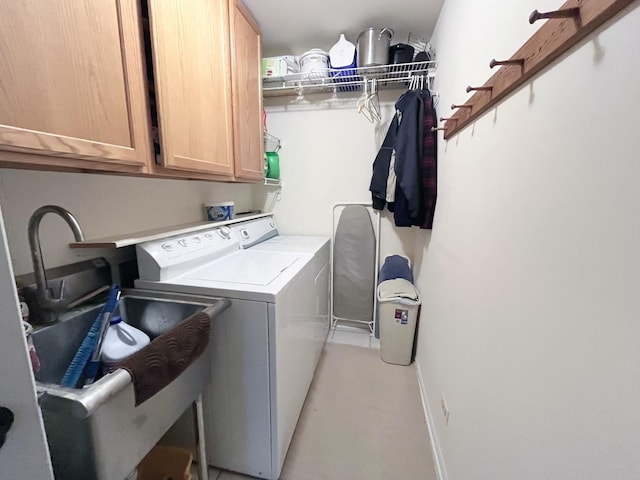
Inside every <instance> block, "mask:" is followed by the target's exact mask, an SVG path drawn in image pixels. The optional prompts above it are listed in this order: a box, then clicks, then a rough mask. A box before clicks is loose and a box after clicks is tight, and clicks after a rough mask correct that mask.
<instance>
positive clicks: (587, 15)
mask: <svg viewBox="0 0 640 480" xmlns="http://www.w3.org/2000/svg"><path fill="white" fill-rule="evenodd" d="M633 2H634V0H569V1H567V2H566V3H565V4H564V5H562V7H560V9H558V10H556V11H554V12H546V13H540V12H538V11H537V10H536V11H534V12H532V14H531V16H530V17H529V22H530V23H534V22H535V21H537V20H541V19H548V20H547V21H546V22H545V24H544V25H542V26H541V27H540V28H539V29H538V30H537V31H536V32H535V33H534V34H533V35H532V36H531V37H530V38H529V40H527V41H526V42H525V43H524V45H522V47H520V49H519V50H518V51H517V52H515V53H514V54H513V55H512V56H511V58H509V59H507V60H495V59H494V60H491V62H490V66H491V68H493V67H494V66H500V69H499V70H498V71H497V72H496V73H495V74H494V75H493V76H492V77H491V78H490V79H489V80H488V81H487V82H485V84H484V85H482V86H481V87H467V92H472V91H473V92H475V93H474V94H473V96H472V97H471V98H470V99H469V100H467V101H466V102H465V103H464V104H462V105H452V108H454V107H455V109H456V112H455V114H453V115H452V116H451V117H450V118H449V119H447V121H446V123H445V124H444V138H445V140H448V139H450V138H451V137H453V136H454V135H456V134H457V133H459V132H460V131H461V130H463V129H464V128H465V127H467V126H468V125H469V124H471V123H472V122H473V121H474V120H476V119H477V118H478V117H480V116H481V115H483V114H484V113H486V112H487V111H488V110H490V109H491V108H492V107H494V106H495V105H497V104H498V103H499V102H501V101H502V100H504V99H505V98H506V97H507V96H508V95H509V94H511V93H512V92H514V91H515V90H516V89H518V88H519V87H521V86H522V85H524V84H525V83H526V82H528V81H529V80H531V79H532V78H533V77H534V76H535V75H536V74H538V73H539V72H540V71H542V69H544V68H545V67H547V66H548V65H550V64H551V63H552V62H554V61H555V60H556V59H557V58H558V57H560V56H561V55H562V54H563V53H565V52H566V51H568V50H569V49H570V48H571V47H573V46H574V45H576V44H577V43H578V42H580V41H581V40H582V39H584V38H585V37H586V36H587V35H589V34H590V33H591V32H593V31H594V30H596V29H597V28H598V27H600V26H601V25H602V24H604V23H605V22H606V21H607V20H610V19H611V18H613V17H614V16H615V15H617V14H618V13H620V12H621V11H622V10H623V9H624V8H625V7H627V6H629V5H630V4H632V3H633ZM523 21H525V19H523Z"/></svg>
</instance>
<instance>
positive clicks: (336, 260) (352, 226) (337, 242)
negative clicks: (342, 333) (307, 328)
mask: <svg viewBox="0 0 640 480" xmlns="http://www.w3.org/2000/svg"><path fill="white" fill-rule="evenodd" d="M376 254H377V249H376V234H375V232H374V229H373V225H372V224H371V217H370V215H369V210H368V209H367V208H366V207H365V206H364V205H347V206H346V207H344V209H343V210H342V213H341V215H340V219H339V221H338V226H337V228H336V231H335V237H334V247H333V288H332V290H333V313H332V319H331V321H332V324H333V325H332V326H335V323H336V321H338V320H347V321H352V322H359V323H366V324H368V325H369V328H372V325H373V319H374V288H375V281H376Z"/></svg>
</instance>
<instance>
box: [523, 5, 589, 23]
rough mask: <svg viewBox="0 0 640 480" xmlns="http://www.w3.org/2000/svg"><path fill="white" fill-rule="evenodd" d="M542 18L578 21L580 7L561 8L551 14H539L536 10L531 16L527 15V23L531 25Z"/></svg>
mask: <svg viewBox="0 0 640 480" xmlns="http://www.w3.org/2000/svg"><path fill="white" fill-rule="evenodd" d="M543 18H575V19H576V20H580V7H573V8H562V9H560V10H554V11H552V12H539V11H538V10H534V11H533V12H531V15H529V23H530V24H532V25H533V24H534V23H535V22H537V21H538V20H542V19H543Z"/></svg>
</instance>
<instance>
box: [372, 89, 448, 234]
mask: <svg viewBox="0 0 640 480" xmlns="http://www.w3.org/2000/svg"><path fill="white" fill-rule="evenodd" d="M395 107H396V114H395V116H394V118H393V120H392V122H391V125H390V127H389V130H388V131H387V135H386V136H385V139H384V142H383V143H382V147H381V148H380V150H379V151H378V154H377V156H376V159H375V161H374V163H373V176H372V178H371V184H370V186H369V190H370V191H371V193H372V202H373V208H375V209H377V210H382V209H383V208H384V206H385V203H386V198H387V188H388V186H387V185H388V184H387V179H388V178H389V168H390V162H391V156H392V153H393V151H394V150H395V168H394V170H395V173H396V176H397V180H396V186H395V199H394V200H395V202H394V203H393V204H391V203H390V204H388V209H389V211H391V212H393V218H394V222H395V224H396V226H398V227H411V226H413V225H416V226H419V227H420V228H431V227H432V225H433V215H434V212H435V202H436V196H437V164H436V153H437V148H436V138H437V137H436V133H435V132H432V131H431V128H432V127H434V126H436V112H435V108H434V107H433V101H432V98H431V94H430V92H429V91H428V90H409V91H407V92H405V93H404V94H403V95H402V96H401V97H400V98H399V99H398V101H397V102H396V105H395Z"/></svg>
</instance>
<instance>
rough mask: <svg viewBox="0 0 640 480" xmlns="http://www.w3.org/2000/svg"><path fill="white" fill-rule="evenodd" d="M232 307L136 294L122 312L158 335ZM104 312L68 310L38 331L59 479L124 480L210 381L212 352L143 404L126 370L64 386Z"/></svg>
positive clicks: (41, 387) (126, 295)
mask: <svg viewBox="0 0 640 480" xmlns="http://www.w3.org/2000/svg"><path fill="white" fill-rule="evenodd" d="M229 304H230V303H229V300H226V299H213V298H209V297H201V296H192V295H181V294H165V293H160V292H146V291H140V290H130V291H124V292H123V296H122V298H121V299H120V305H119V308H120V314H121V315H122V317H123V319H124V320H125V321H126V322H127V323H129V324H131V325H133V326H135V327H137V328H140V329H141V330H143V331H145V332H146V333H147V334H148V335H149V336H150V337H151V338H155V337H157V336H158V335H161V334H162V333H164V332H165V331H167V330H169V329H171V328H172V327H173V326H174V325H176V324H178V323H179V322H180V321H182V320H184V319H186V318H187V317H189V316H191V315H192V314H194V313H196V312H198V311H203V310H204V311H205V312H206V313H207V314H209V315H210V316H211V317H213V316H216V315H218V314H219V313H221V312H222V311H224V310H225V309H226V308H227V307H228V306H229ZM100 308H101V306H100V305H97V306H93V307H89V308H83V309H80V310H77V311H73V312H68V313H66V314H64V315H63V316H62V317H61V319H60V321H59V322H58V323H56V324H54V325H50V326H47V327H44V328H40V329H38V330H36V331H35V332H34V334H33V341H34V344H35V347H36V351H37V353H38V356H39V357H40V363H41V369H40V372H39V373H38V374H36V387H37V390H38V394H39V396H40V406H41V409H42V413H43V417H44V423H45V428H46V431H47V438H48V442H49V449H50V451H51V457H52V461H53V465H54V472H55V475H56V478H59V479H64V480H75V479H82V480H85V479H87V478H92V479H98V480H112V479H118V480H119V479H123V478H124V477H125V476H127V475H128V474H129V473H130V472H131V471H132V470H133V469H134V468H135V466H136V465H137V464H138V463H139V462H140V460H141V459H142V458H143V457H144V456H145V455H146V453H147V452H148V451H149V450H150V449H151V448H152V447H153V445H155V443H156V442H157V441H158V440H159V439H160V438H161V437H162V435H164V433H165V432H166V431H167V430H168V429H169V427H170V426H171V425H172V424H173V423H174V422H175V420H176V419H177V418H178V417H180V415H181V414H182V413H183V412H184V410H185V409H186V408H187V407H188V406H189V405H190V404H191V403H192V402H193V401H194V400H195V398H196V397H197V396H198V395H199V394H200V392H202V391H203V389H204V387H205V385H206V384H207V383H208V381H209V377H210V370H211V359H210V351H209V349H207V350H206V351H205V353H203V354H202V355H201V356H200V357H199V358H198V359H197V360H196V361H195V362H194V363H193V364H191V365H190V366H189V367H188V368H187V369H186V370H185V371H184V372H183V373H182V374H181V375H180V376H179V377H178V378H177V379H176V380H174V381H173V382H172V383H171V384H169V385H168V386H167V387H165V388H164V389H162V390H161V391H160V392H158V393H157V394H156V395H155V396H153V397H152V398H151V399H149V400H148V401H146V402H145V403H143V404H141V405H140V406H138V407H135V396H134V390H133V384H132V381H131V376H130V375H129V373H128V372H126V371H125V370H122V369H118V370H116V371H115V372H113V373H111V374H109V375H106V376H104V377H102V378H101V379H99V380H98V381H96V382H95V383H94V384H93V385H91V386H89V387H86V388H83V389H71V388H63V387H60V386H59V382H60V380H61V379H62V376H63V375H64V372H65V370H66V369H67V366H68V365H69V363H70V362H71V360H72V358H73V356H74V354H75V352H76V350H77V349H78V347H79V346H80V344H81V343H82V340H83V339H84V337H85V335H86V334H87V332H88V331H89V328H90V327H91V325H92V323H93V322H94V320H95V319H96V316H97V315H98V312H99V311H100ZM213 334H215V333H214V332H212V335H213Z"/></svg>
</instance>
